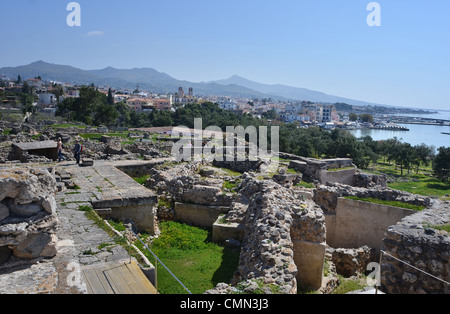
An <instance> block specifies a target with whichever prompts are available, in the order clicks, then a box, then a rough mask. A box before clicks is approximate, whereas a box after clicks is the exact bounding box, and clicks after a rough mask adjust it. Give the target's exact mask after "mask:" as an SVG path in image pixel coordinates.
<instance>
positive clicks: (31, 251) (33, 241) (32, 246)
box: [13, 233, 53, 259]
mask: <svg viewBox="0 0 450 314" xmlns="http://www.w3.org/2000/svg"><path fill="white" fill-rule="evenodd" d="M52 240H53V239H52V236H50V235H49V234H47V233H31V234H29V235H28V237H27V238H26V239H25V240H24V241H22V242H21V243H20V244H19V245H18V246H16V247H15V248H14V249H13V252H14V256H16V257H19V258H26V259H32V258H38V257H40V256H41V253H42V251H43V250H44V248H46V247H47V246H48V245H49V243H50V242H52Z"/></svg>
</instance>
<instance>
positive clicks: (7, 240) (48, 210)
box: [0, 169, 58, 269]
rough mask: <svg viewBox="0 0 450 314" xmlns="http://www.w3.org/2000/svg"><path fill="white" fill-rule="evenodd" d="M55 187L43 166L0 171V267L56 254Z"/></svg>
mask: <svg viewBox="0 0 450 314" xmlns="http://www.w3.org/2000/svg"><path fill="white" fill-rule="evenodd" d="M56 191H57V188H56V181H55V179H54V178H53V176H52V175H50V173H49V172H48V171H47V170H35V169H31V170H30V169H24V170H2V171H1V172H0V269H5V268H6V269H7V268H9V267H12V266H14V265H18V264H24V263H25V264H27V263H32V262H35V261H37V260H39V259H40V258H50V257H53V256H55V255H56V253H57V251H56V242H57V238H56V231H57V227H58V219H57V216H56V201H55V193H56Z"/></svg>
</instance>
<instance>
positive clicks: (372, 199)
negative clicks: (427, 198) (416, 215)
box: [344, 196, 426, 211]
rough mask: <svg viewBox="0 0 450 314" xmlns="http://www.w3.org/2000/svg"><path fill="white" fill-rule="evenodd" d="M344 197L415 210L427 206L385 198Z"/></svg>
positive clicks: (420, 209)
mask: <svg viewBox="0 0 450 314" xmlns="http://www.w3.org/2000/svg"><path fill="white" fill-rule="evenodd" d="M344 198H346V199H351V200H355V201H363V202H368V203H374V204H380V205H388V206H394V207H400V208H406V209H411V210H415V211H422V210H424V209H425V208H426V207H425V206H417V205H412V204H408V203H403V202H397V201H385V200H380V199H377V198H372V197H357V196H345V197H344Z"/></svg>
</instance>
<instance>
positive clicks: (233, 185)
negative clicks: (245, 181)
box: [223, 181, 239, 192]
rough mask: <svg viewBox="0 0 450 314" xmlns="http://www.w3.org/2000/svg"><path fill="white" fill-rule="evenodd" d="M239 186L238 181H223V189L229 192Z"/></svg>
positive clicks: (234, 190)
mask: <svg viewBox="0 0 450 314" xmlns="http://www.w3.org/2000/svg"><path fill="white" fill-rule="evenodd" d="M238 187H239V184H238V183H233V182H229V181H224V182H223V189H224V190H226V191H229V192H236V190H237V188H238Z"/></svg>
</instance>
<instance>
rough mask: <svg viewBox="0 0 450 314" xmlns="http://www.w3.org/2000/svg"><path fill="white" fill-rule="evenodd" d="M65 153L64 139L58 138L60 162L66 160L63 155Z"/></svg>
mask: <svg viewBox="0 0 450 314" xmlns="http://www.w3.org/2000/svg"><path fill="white" fill-rule="evenodd" d="M62 151H63V143H62V139H61V138H58V162H61V161H63V160H66V158H65V157H64V156H63V154H62Z"/></svg>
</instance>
